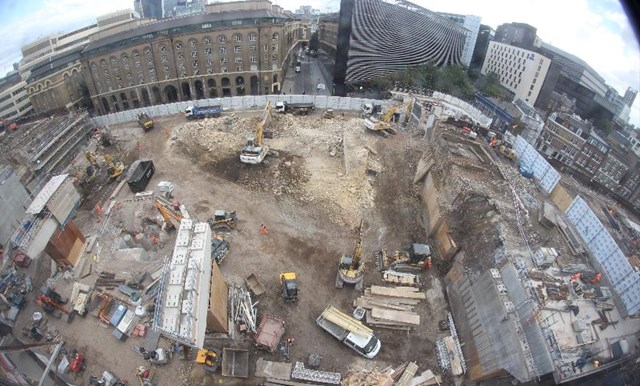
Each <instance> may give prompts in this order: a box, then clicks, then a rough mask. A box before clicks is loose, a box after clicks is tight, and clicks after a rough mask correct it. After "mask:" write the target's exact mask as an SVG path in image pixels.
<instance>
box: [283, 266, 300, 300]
mask: <svg viewBox="0 0 640 386" xmlns="http://www.w3.org/2000/svg"><path fill="white" fill-rule="evenodd" d="M278 284H279V285H280V289H281V291H282V298H283V299H284V301H285V302H286V303H297V302H298V277H297V275H296V273H295V272H285V273H281V274H280V276H279V277H278Z"/></svg>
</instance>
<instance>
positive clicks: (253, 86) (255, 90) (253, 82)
mask: <svg viewBox="0 0 640 386" xmlns="http://www.w3.org/2000/svg"><path fill="white" fill-rule="evenodd" d="M249 83H250V84H251V95H258V77H257V76H256V75H253V76H252V77H251V80H250V81H249Z"/></svg>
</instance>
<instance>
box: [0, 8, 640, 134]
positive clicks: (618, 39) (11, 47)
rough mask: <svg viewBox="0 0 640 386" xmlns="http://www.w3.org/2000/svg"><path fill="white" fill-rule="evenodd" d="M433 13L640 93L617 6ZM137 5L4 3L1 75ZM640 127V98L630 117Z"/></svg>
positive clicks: (634, 55)
mask: <svg viewBox="0 0 640 386" xmlns="http://www.w3.org/2000/svg"><path fill="white" fill-rule="evenodd" d="M273 2H274V3H277V4H278V5H281V6H283V7H285V8H287V9H290V10H294V9H296V8H298V7H299V6H300V5H301V4H306V5H311V6H313V7H314V8H318V9H320V10H321V11H330V10H334V11H336V10H338V8H339V5H340V2H339V0H325V1H319V0H274V1H273ZM414 2H415V3H417V4H420V5H422V6H424V7H426V8H428V9H430V10H433V11H440V12H451V13H461V14H472V15H477V16H480V17H481V18H482V23H483V24H487V25H490V26H491V27H493V28H496V27H497V26H498V25H500V24H502V23H509V22H513V21H515V22H524V23H528V24H531V25H533V26H534V27H536V28H537V29H538V36H540V38H541V39H542V40H543V41H545V42H547V43H550V44H553V45H555V46H556V47H558V48H561V49H563V50H565V51H567V52H570V53H572V54H574V55H576V56H578V57H580V58H581V59H583V60H584V61H586V62H587V63H589V65H591V67H593V68H594V69H595V70H596V71H598V73H599V74H600V75H601V76H602V77H604V78H605V79H606V81H607V83H608V84H609V85H611V86H613V87H614V88H616V90H618V92H619V93H621V94H623V93H624V91H625V90H626V89H627V86H631V87H633V88H635V89H640V49H639V47H638V41H637V40H636V38H635V36H634V34H633V31H632V30H631V28H630V25H629V21H628V20H627V18H626V16H625V14H624V12H623V10H622V7H621V6H620V4H619V3H618V1H617V0H519V1H513V0H482V1H477V0H448V1H442V0H414ZM132 7H133V0H108V1H105V0H20V1H15V0H0V15H2V16H3V23H2V24H1V25H0V36H4V39H3V44H2V45H0V75H4V73H6V72H7V71H9V70H11V65H12V63H14V62H17V61H19V60H20V57H21V55H20V47H21V46H22V45H24V44H25V43H28V42H30V41H33V40H34V39H36V38H38V37H41V36H46V35H48V34H51V33H57V32H69V31H72V30H74V29H75V28H79V27H82V26H85V25H88V24H90V23H95V20H96V17H97V16H99V15H103V14H105V13H109V12H112V11H115V10H119V9H125V8H132ZM631 122H632V123H634V124H635V125H636V126H637V127H640V97H638V98H637V99H636V102H635V104H634V106H633V108H632V112H631Z"/></svg>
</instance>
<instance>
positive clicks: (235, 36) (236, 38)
mask: <svg viewBox="0 0 640 386" xmlns="http://www.w3.org/2000/svg"><path fill="white" fill-rule="evenodd" d="M233 41H234V42H236V43H240V42H242V35H241V34H233Z"/></svg>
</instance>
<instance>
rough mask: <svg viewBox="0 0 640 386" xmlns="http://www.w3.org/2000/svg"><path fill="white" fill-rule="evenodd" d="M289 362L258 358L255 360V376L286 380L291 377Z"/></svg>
mask: <svg viewBox="0 0 640 386" xmlns="http://www.w3.org/2000/svg"><path fill="white" fill-rule="evenodd" d="M291 368H292V366H291V363H283V362H271V361H265V360H264V359H262V358H258V360H257V361H256V377H264V378H277V379H284V380H286V381H288V380H290V379H291Z"/></svg>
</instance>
